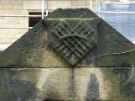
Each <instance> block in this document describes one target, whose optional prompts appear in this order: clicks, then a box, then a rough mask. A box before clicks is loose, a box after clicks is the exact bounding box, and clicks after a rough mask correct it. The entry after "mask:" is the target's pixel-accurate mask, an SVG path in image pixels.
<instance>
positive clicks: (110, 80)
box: [0, 9, 135, 101]
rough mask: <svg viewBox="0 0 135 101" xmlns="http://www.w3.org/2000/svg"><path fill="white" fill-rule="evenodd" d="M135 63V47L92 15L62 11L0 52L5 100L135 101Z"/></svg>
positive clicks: (2, 97) (0, 88) (0, 80)
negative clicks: (86, 47) (79, 55)
mask: <svg viewBox="0 0 135 101" xmlns="http://www.w3.org/2000/svg"><path fill="white" fill-rule="evenodd" d="M91 19H92V20H91ZM63 22H64V24H63ZM61 23H62V24H61ZM65 23H66V24H65ZM79 23H83V24H79ZM85 24H86V26H84V28H83V25H85ZM63 26H64V28H63ZM67 26H68V27H67ZM75 26H79V28H78V29H77V30H75ZM69 27H70V30H69V29H68V28H69ZM81 28H82V29H81ZM85 28H86V29H85ZM58 29H59V30H60V31H59V30H58ZM65 31H68V33H67V32H65ZM72 32H73V33H72ZM57 33H59V35H57ZM89 33H90V37H89V36H87V38H86V36H85V35H89ZM78 42H79V44H78ZM61 43H62V44H61ZM82 43H83V44H82ZM84 43H85V44H84ZM86 44H88V46H89V47H88V49H87V50H86V51H85V50H83V49H82V47H84V48H85V45H86ZM57 45H58V46H57ZM77 45H78V46H77ZM65 46H66V47H65ZM69 53H70V54H71V55H69ZM76 54H82V57H81V58H76ZM68 56H70V57H69V58H68ZM134 65H135V46H134V44H132V43H131V42H130V41H129V40H127V39H126V38H125V37H123V36H122V35H121V34H120V33H118V32H117V31H115V30H114V29H113V28H112V27H111V26H109V25H108V24H107V23H106V22H104V21H103V20H102V19H100V18H99V17H97V16H96V15H95V14H94V13H93V12H92V11H90V10H89V9H58V10H55V11H54V12H53V13H50V15H49V16H48V17H47V18H45V19H44V20H41V21H39V23H38V24H37V25H36V26H34V28H33V29H31V30H29V31H28V32H27V33H25V35H23V36H22V37H21V38H20V39H19V40H17V41H16V42H15V43H13V44H12V45H11V46H10V47H9V48H7V49H6V50H5V51H4V52H2V53H0V101H110V100H111V101H134V100H135V98H134V96H135V73H134V71H135V70H134Z"/></svg>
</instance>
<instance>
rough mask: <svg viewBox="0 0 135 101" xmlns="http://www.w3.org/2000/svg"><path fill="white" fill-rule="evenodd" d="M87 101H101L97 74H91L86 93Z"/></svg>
mask: <svg viewBox="0 0 135 101" xmlns="http://www.w3.org/2000/svg"><path fill="white" fill-rule="evenodd" d="M86 101H99V81H98V80H97V78H96V75H95V74H91V76H90V80H89V82H88V89H87V92H86Z"/></svg>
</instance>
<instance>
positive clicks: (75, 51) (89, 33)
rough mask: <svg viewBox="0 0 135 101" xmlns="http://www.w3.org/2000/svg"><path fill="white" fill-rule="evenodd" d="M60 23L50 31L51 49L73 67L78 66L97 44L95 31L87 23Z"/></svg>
mask: <svg viewBox="0 0 135 101" xmlns="http://www.w3.org/2000/svg"><path fill="white" fill-rule="evenodd" d="M71 22H72V21H59V22H57V23H55V28H54V29H53V30H51V29H50V30H49V37H50V38H49V39H50V40H51V41H52V42H50V43H52V44H50V45H51V47H52V48H53V49H54V50H55V51H56V52H57V53H59V54H60V55H61V56H62V57H63V58H64V59H65V60H66V61H67V62H68V63H70V64H71V65H75V64H77V62H79V61H80V60H81V59H82V58H83V57H84V56H85V55H86V54H87V53H88V52H89V50H90V49H92V48H93V47H94V46H95V44H96V35H95V31H94V29H93V28H92V27H91V26H90V25H89V24H88V23H87V21H76V22H75V23H76V24H75V25H74V26H71V25H72V24H71Z"/></svg>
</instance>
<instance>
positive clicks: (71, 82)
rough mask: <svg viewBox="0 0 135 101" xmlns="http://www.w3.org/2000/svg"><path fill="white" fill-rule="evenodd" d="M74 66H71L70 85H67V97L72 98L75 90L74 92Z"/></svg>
mask: <svg viewBox="0 0 135 101" xmlns="http://www.w3.org/2000/svg"><path fill="white" fill-rule="evenodd" d="M74 79H75V78H74V68H71V77H70V85H69V97H70V98H72V100H74V98H75V95H76V92H75V84H74V82H75V81H74Z"/></svg>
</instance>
